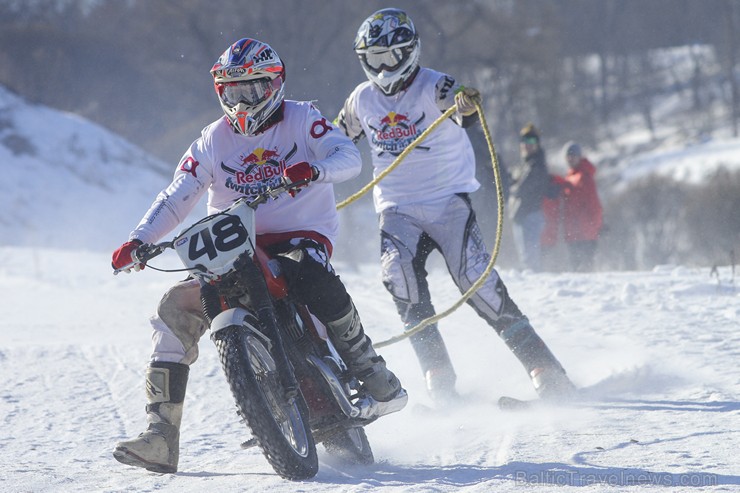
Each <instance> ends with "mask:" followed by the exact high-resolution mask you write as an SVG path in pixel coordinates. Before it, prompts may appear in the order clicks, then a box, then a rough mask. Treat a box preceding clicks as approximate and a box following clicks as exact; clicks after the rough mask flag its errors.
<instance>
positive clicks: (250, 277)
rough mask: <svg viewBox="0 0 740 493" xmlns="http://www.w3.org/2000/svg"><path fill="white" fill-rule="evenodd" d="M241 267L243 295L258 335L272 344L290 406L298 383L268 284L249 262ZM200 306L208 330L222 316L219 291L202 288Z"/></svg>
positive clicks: (255, 266) (279, 374)
mask: <svg viewBox="0 0 740 493" xmlns="http://www.w3.org/2000/svg"><path fill="white" fill-rule="evenodd" d="M241 264H242V265H240V270H241V273H242V275H243V278H242V281H243V282H244V285H245V287H246V291H247V292H248V293H249V298H250V300H251V303H252V308H253V309H254V313H255V315H256V316H257V320H258V321H259V322H260V326H261V327H262V329H263V331H261V332H263V333H264V334H265V335H266V336H267V337H268V338H269V339H270V340H271V342H272V355H273V358H274V359H275V364H276V366H277V372H278V378H279V379H280V383H281V384H282V386H283V389H284V391H285V398H286V399H287V400H288V402H293V399H295V397H296V396H297V395H298V381H297V380H296V378H295V375H294V374H293V371H292V365H291V364H290V362H289V360H288V356H287V354H286V353H285V346H284V345H283V338H282V334H281V331H280V327H279V325H278V323H277V317H276V315H275V308H274V306H273V304H272V299H271V298H270V294H269V291H268V290H267V283H266V282H265V279H264V278H263V277H262V271H261V270H260V269H259V267H258V266H257V265H256V264H255V263H254V261H253V260H252V259H251V258H247V259H245V261H243V262H242V263H241ZM201 302H202V304H203V314H204V315H205V317H206V320H207V321H208V324H209V326H211V324H212V323H213V320H214V319H215V318H216V317H217V316H218V315H219V314H220V313H221V312H222V308H221V298H220V296H219V293H218V289H217V288H216V287H215V286H212V285H210V284H202V285H201ZM237 310H238V309H237ZM222 328H223V327H222Z"/></svg>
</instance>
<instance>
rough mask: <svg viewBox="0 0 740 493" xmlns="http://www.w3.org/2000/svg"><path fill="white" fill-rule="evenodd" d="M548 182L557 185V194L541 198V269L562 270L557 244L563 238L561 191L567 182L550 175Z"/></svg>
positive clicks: (559, 177)
mask: <svg viewBox="0 0 740 493" xmlns="http://www.w3.org/2000/svg"><path fill="white" fill-rule="evenodd" d="M550 182H551V183H552V184H554V185H556V186H557V189H558V195H557V196H556V197H548V196H545V198H543V199H542V213H543V214H544V216H545V229H543V230H542V235H541V236H540V250H541V253H542V269H543V270H545V271H560V270H562V266H561V264H562V262H561V261H560V258H559V255H560V253H559V249H558V246H559V244H560V242H561V241H562V239H563V193H562V189H563V187H564V186H565V184H566V183H567V182H566V181H565V178H563V177H562V176H558V175H550Z"/></svg>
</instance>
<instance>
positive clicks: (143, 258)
mask: <svg viewBox="0 0 740 493" xmlns="http://www.w3.org/2000/svg"><path fill="white" fill-rule="evenodd" d="M310 182H311V180H310V179H308V180H301V181H296V182H289V181H288V180H287V178H285V177H283V178H282V179H281V181H280V185H278V186H277V187H274V188H271V187H268V188H267V189H266V190H265V191H264V192H262V193H260V194H258V195H257V197H255V198H254V200H252V201H250V202H248V203H247V205H248V206H249V207H251V208H252V209H257V207H258V206H259V205H260V204H264V203H265V202H267V201H268V200H269V199H273V200H275V199H277V198H278V196H280V195H281V194H283V193H285V192H289V191H291V190H297V189H299V188H300V187H302V186H304V185H307V184H308V183H310ZM240 200H243V199H240ZM168 248H174V245H173V243H172V242H171V241H164V242H162V243H156V244H155V243H143V244H142V245H140V246H139V247H138V248H137V249H136V250H134V253H133V255H132V257H133V259H134V261H133V262H131V263H130V264H128V265H125V266H123V267H121V268H120V269H114V270H113V275H118V274H119V273H121V272H125V271H129V270H131V269H132V268H134V267H135V266H136V265H146V263H147V262H148V261H150V260H151V259H153V258H154V257H158V256H159V255H161V254H162V253H163V252H164V251H165V250H167V249H168Z"/></svg>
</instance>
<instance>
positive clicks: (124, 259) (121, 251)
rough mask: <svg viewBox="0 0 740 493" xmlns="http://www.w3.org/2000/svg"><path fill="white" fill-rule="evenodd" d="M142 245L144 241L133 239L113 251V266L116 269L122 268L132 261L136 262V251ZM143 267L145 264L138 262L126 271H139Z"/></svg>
mask: <svg viewBox="0 0 740 493" xmlns="http://www.w3.org/2000/svg"><path fill="white" fill-rule="evenodd" d="M141 245H142V242H141V241H140V240H131V241H127V242H126V243H124V244H123V245H121V246H120V247H118V249H117V250H116V251H115V252H113V261H112V262H111V266H113V268H114V269H121V268H123V267H126V266H127V265H129V264H130V263H131V262H134V261H135V259H134V252H135V251H136V249H137V248H139V246H141ZM143 268H144V264H140V263H136V264H134V265H133V266H132V267H130V268H128V269H126V270H125V271H124V272H126V274H128V273H130V272H131V269H134V270H135V271H137V272H138V271H140V270H141V269H143Z"/></svg>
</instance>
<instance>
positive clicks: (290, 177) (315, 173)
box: [283, 161, 319, 197]
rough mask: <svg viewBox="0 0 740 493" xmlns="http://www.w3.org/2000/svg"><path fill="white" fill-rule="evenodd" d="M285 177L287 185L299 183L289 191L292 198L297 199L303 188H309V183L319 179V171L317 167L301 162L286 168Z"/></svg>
mask: <svg viewBox="0 0 740 493" xmlns="http://www.w3.org/2000/svg"><path fill="white" fill-rule="evenodd" d="M283 176H284V177H285V181H286V184H287V185H291V184H293V183H297V184H298V185H296V186H295V187H294V188H291V189H290V190H288V193H289V194H290V196H291V197H295V196H296V194H297V193H298V192H300V191H301V190H300V189H301V188H303V187H307V186H308V183H309V182H312V181H314V180H315V179H316V178H318V177H319V170H318V169H316V167H315V166H311V165H310V164H308V163H307V162H306V161H301V162H300V163H296V164H294V165H292V166H289V167H287V168H285V171H283Z"/></svg>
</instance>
